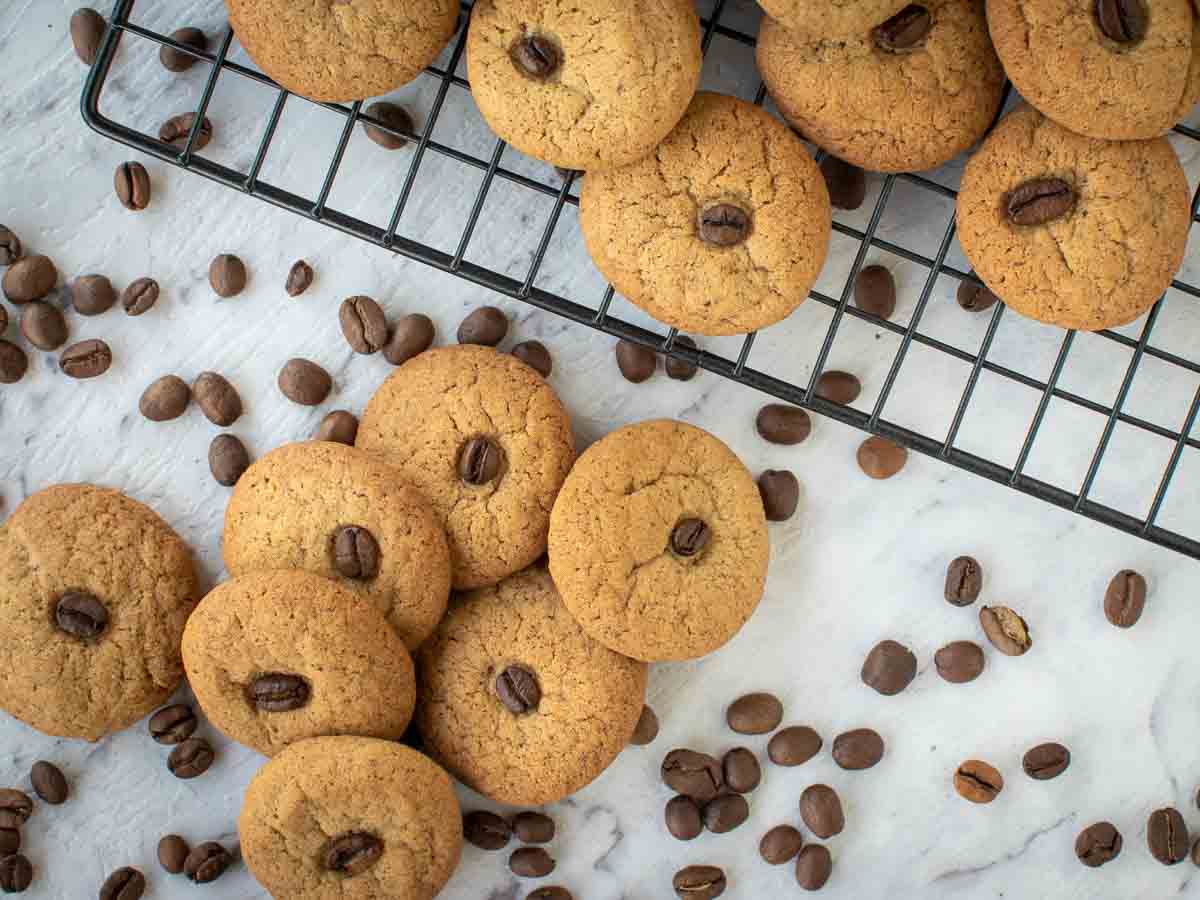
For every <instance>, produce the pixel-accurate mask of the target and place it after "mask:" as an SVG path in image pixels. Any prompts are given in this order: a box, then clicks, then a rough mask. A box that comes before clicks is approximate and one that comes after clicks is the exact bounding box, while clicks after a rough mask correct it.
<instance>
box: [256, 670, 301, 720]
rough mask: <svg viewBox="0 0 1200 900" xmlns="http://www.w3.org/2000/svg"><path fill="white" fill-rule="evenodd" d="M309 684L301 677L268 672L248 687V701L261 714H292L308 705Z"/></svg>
mask: <svg viewBox="0 0 1200 900" xmlns="http://www.w3.org/2000/svg"><path fill="white" fill-rule="evenodd" d="M310 695H311V690H310V689H309V686H308V682H307V681H305V680H304V679H303V678H301V677H300V676H299V675H291V674H288V673H286V672H268V673H267V674H265V675H259V676H258V677H257V678H255V679H254V680H253V681H251V682H250V684H249V685H248V686H247V687H246V699H247V700H249V701H250V705H251V706H253V707H254V708H255V709H257V710H259V711H260V712H291V711H292V710H294V709H301V708H303V707H305V706H307V705H308V699H309V696H310Z"/></svg>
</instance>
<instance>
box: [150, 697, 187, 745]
mask: <svg viewBox="0 0 1200 900" xmlns="http://www.w3.org/2000/svg"><path fill="white" fill-rule="evenodd" d="M198 724H199V721H198V720H197V719H196V714H195V713H194V712H193V711H192V708H191V707H190V706H188V705H187V704H186V703H176V704H174V705H172V706H164V707H163V708H162V709H160V710H159V711H158V712H156V713H155V714H154V715H152V716H151V717H150V721H149V722H148V723H147V728H148V729H149V730H150V737H152V738H154V740H156V741H158V743H160V744H169V745H174V744H182V743H183V742H184V741H186V740H187V739H188V738H190V737H191V736H192V735H193V734H195V733H196V726H197V725H198Z"/></svg>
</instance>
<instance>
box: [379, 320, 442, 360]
mask: <svg viewBox="0 0 1200 900" xmlns="http://www.w3.org/2000/svg"><path fill="white" fill-rule="evenodd" d="M433 337H434V326H433V320H432V319H430V318H429V316H425V315H422V314H421V313H410V314H409V315H407V316H403V317H402V318H401V319H400V320H399V321H398V322H396V324H395V325H393V326H392V333H391V335H390V336H389V337H388V342H387V345H386V346H385V347H384V348H383V358H384V359H386V360H387V361H388V362H390V363H391V364H392V365H393V366H402V365H404V364H405V363H406V362H408V361H409V360H410V359H412V358H413V357H414V356H416V355H418V354H420V353H424V352H425V351H426V350H428V349H429V347H430V346H431V345H432V344H433Z"/></svg>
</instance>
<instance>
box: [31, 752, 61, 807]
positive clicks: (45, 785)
mask: <svg viewBox="0 0 1200 900" xmlns="http://www.w3.org/2000/svg"><path fill="white" fill-rule="evenodd" d="M29 780H30V781H32V782H33V790H34V792H35V793H36V794H37V795H38V796H39V797H41V798H42V800H44V801H45V802H46V803H49V804H50V805H51V806H58V805H59V804H60V803H65V802H66V800H67V795H68V794H69V793H70V788H69V787H68V786H67V779H66V776H65V775H63V773H62V769H60V768H59V767H58V766H56V765H54V763H52V762H46V760H44V759H42V760H38V761H37V762H35V763H34V764H33V768H32V769H31V770H30V772H29Z"/></svg>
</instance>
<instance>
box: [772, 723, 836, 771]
mask: <svg viewBox="0 0 1200 900" xmlns="http://www.w3.org/2000/svg"><path fill="white" fill-rule="evenodd" d="M822 743H823V742H822V740H821V736H820V735H819V734H817V733H816V732H815V731H813V730H812V729H811V728H809V727H808V726H807V725H791V726H789V727H787V728H784V729H783V730H782V731H777V732H775V734H773V735H772V736H771V740H769V741H768V742H767V756H768V757H769V758H770V760H771V762H773V763H775V765H777V766H801V765H804V763H806V762H808V761H809V760H810V759H812V758H813V757H814V756H816V755H817V753H818V752H820V750H821V744H822Z"/></svg>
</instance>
